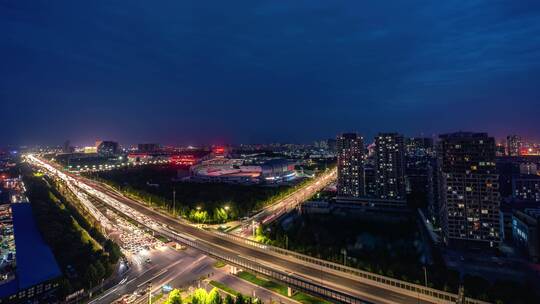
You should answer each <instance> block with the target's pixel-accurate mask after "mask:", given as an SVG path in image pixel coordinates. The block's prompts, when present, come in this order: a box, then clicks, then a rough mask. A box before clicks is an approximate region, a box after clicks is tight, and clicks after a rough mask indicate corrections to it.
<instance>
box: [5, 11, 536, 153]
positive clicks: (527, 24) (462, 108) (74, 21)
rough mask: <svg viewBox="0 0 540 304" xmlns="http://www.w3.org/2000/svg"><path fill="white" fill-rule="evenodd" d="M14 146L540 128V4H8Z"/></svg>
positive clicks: (9, 139) (8, 133)
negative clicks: (346, 133)
mask: <svg viewBox="0 0 540 304" xmlns="http://www.w3.org/2000/svg"><path fill="white" fill-rule="evenodd" d="M0 34H1V35H0V60H1V61H0V102H1V104H0V105H1V113H2V121H3V123H2V125H3V128H2V131H1V132H0V143H4V144H23V143H24V144H28V143H61V142H63V141H64V140H65V139H68V138H69V139H71V140H72V142H75V143H90V142H92V141H94V140H95V139H97V138H106V139H117V140H119V141H121V142H124V143H127V142H132V143H136V142H142V141H158V142H161V143H164V144H174V143H201V142H215V141H219V140H226V141H230V142H269V141H288V142H310V141H312V140H314V139H318V138H325V137H333V136H335V134H336V133H339V132H343V131H349V130H353V131H358V132H360V133H363V134H365V135H366V136H368V137H369V136H373V135H374V134H375V133H376V132H378V131H399V132H402V133H404V134H406V135H419V134H422V133H423V134H427V135H430V134H434V133H439V132H447V131H455V130H478V131H488V132H490V133H492V134H494V135H497V136H502V135H505V134H507V133H514V132H517V133H519V134H523V135H524V136H528V137H534V138H540V127H539V126H540V124H539V119H540V1H538V0H530V1H522V0H519V1H517V0H508V1H497V0H486V1H480V0H467V1H463V0H451V1H448V0H447V1H433V0H425V1H424V0H403V1H380V0H379V1H352V0H351V1H337V0H332V1H319V0H308V1H276V0H272V1H256V0H250V1H179V0H163V1H143V0H140V1H136V0H92V1H73V0H56V1H48V0H40V1H38V0H0Z"/></svg>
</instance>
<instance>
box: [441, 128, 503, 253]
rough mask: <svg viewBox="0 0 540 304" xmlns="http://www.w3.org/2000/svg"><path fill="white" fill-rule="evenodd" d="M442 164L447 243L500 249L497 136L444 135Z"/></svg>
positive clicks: (474, 134) (442, 224) (460, 133)
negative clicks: (496, 156)
mask: <svg viewBox="0 0 540 304" xmlns="http://www.w3.org/2000/svg"><path fill="white" fill-rule="evenodd" d="M438 162H439V177H440V183H439V187H440V188H439V191H440V193H439V194H440V203H441V205H440V215H441V228H442V231H443V239H444V241H445V242H446V243H447V244H456V245H457V244H472V245H482V246H479V247H485V246H484V245H487V247H496V246H497V245H498V243H499V230H500V229H499V209H500V194H499V181H498V175H497V173H496V168H495V140H494V139H493V137H489V136H488V135H487V134H486V133H470V132H458V133H452V134H445V135H441V136H440V142H439V151H438Z"/></svg>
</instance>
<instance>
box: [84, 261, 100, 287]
mask: <svg viewBox="0 0 540 304" xmlns="http://www.w3.org/2000/svg"><path fill="white" fill-rule="evenodd" d="M84 280H85V282H86V284H87V286H89V287H93V286H95V283H96V282H97V280H98V276H97V271H96V268H95V267H94V265H90V266H88V268H87V269H86V272H85V274H84Z"/></svg>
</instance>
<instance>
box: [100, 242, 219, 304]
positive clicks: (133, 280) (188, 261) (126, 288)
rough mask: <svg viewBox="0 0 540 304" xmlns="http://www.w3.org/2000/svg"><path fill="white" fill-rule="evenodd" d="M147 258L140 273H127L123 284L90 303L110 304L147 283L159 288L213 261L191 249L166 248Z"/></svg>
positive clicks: (142, 287) (208, 265)
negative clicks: (147, 260)
mask: <svg viewBox="0 0 540 304" xmlns="http://www.w3.org/2000/svg"><path fill="white" fill-rule="evenodd" d="M149 256H150V258H151V262H150V263H145V264H144V265H143V267H142V268H141V269H142V270H141V271H133V272H129V273H128V275H127V276H126V281H125V282H124V283H122V284H118V285H117V286H115V287H113V288H111V289H109V290H108V291H106V292H105V294H104V295H102V296H101V297H100V298H98V299H97V300H94V301H92V302H91V303H92V304H105V303H112V302H114V301H115V300H118V299H119V298H121V297H122V296H124V295H126V294H132V293H133V292H135V291H137V290H141V289H144V288H146V286H147V284H148V283H149V282H152V285H153V286H154V287H158V288H159V286H162V285H164V284H167V283H168V282H170V281H172V280H175V279H176V278H177V277H178V276H180V275H182V274H183V273H184V272H185V271H186V270H189V269H191V268H192V267H197V266H198V265H199V263H203V264H204V265H203V266H204V267H205V269H208V267H211V265H212V264H213V259H211V258H208V257H206V256H204V255H203V254H201V253H200V252H199V251H197V250H195V249H191V248H190V249H187V250H185V251H176V250H173V249H170V248H168V249H166V250H163V251H156V252H152V253H151V254H150V255H149ZM201 274H202V272H198V275H199V276H200V275H201ZM184 275H185V274H184ZM180 280H182V279H180ZM186 280H187V279H186Z"/></svg>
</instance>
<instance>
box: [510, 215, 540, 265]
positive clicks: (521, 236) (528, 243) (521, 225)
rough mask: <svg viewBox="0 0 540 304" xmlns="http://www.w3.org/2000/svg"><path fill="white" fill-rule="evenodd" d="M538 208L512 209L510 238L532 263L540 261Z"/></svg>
mask: <svg viewBox="0 0 540 304" xmlns="http://www.w3.org/2000/svg"><path fill="white" fill-rule="evenodd" d="M539 220H540V208H532V209H524V210H514V212H513V215H512V238H513V240H514V244H515V246H516V248H518V249H520V250H521V251H522V252H523V253H524V254H525V256H527V257H528V258H529V260H530V261H531V262H533V263H538V262H539V261H540V247H539V246H540V233H539V232H540V230H539V229H540V227H539V226H538V222H539Z"/></svg>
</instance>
